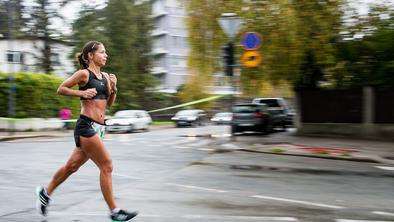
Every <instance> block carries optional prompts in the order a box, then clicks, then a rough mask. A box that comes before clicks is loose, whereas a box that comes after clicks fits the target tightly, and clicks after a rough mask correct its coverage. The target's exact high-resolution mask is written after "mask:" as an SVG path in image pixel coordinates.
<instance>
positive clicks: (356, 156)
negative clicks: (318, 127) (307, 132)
mask: <svg viewBox="0 0 394 222" xmlns="http://www.w3.org/2000/svg"><path fill="white" fill-rule="evenodd" d="M212 147H217V148H218V149H222V150H241V151H248V152H259V153H267V154H276V155H293V156H304V157H311V158H325V159H338V160H348V161H360V162H371V163H380V164H387V165H390V166H394V142H390V141H375V140H363V139H349V138H329V137H301V136H296V135H295V131H294V130H293V131H290V132H289V131H288V132H279V133H273V134H270V135H259V134H244V135H239V136H235V137H233V138H220V137H217V138H215V136H213V144H212Z"/></svg>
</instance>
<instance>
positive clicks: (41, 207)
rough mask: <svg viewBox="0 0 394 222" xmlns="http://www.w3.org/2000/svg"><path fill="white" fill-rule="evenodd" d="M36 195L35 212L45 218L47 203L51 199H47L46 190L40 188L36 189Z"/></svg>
mask: <svg viewBox="0 0 394 222" xmlns="http://www.w3.org/2000/svg"><path fill="white" fill-rule="evenodd" d="M36 194H37V201H36V208H37V211H38V212H39V213H40V214H41V215H43V216H46V215H47V207H48V206H49V201H50V200H51V198H50V197H49V195H48V193H47V191H46V189H45V188H44V187H42V186H40V187H37V189H36Z"/></svg>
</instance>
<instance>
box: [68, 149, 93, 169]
mask: <svg viewBox="0 0 394 222" xmlns="http://www.w3.org/2000/svg"><path fill="white" fill-rule="evenodd" d="M88 159H89V157H88V156H87V155H86V154H85V152H84V151H83V150H82V149H80V148H78V147H77V148H74V150H73V152H72V154H71V156H70V158H69V159H68V160H67V163H66V164H67V165H69V166H72V167H74V168H79V167H80V166H82V165H83V164H84V163H86V161H88Z"/></svg>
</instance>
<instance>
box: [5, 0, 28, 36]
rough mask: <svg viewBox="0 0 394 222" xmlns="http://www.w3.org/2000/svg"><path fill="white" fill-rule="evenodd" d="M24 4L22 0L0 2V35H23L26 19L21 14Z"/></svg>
mask: <svg viewBox="0 0 394 222" xmlns="http://www.w3.org/2000/svg"><path fill="white" fill-rule="evenodd" d="M24 11H25V6H24V5H23V4H22V0H8V1H1V2H0V35H1V36H4V37H11V36H12V37H19V36H22V35H23V29H24V28H25V27H26V23H27V19H26V18H25V17H24V16H23V13H24Z"/></svg>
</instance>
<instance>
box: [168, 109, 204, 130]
mask: <svg viewBox="0 0 394 222" xmlns="http://www.w3.org/2000/svg"><path fill="white" fill-rule="evenodd" d="M171 120H172V121H174V122H175V124H176V126H177V127H181V126H201V125H203V124H204V123H205V122H206V114H205V112H204V110H201V109H186V110H181V111H179V112H177V113H176V114H175V116H174V117H172V118H171Z"/></svg>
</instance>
